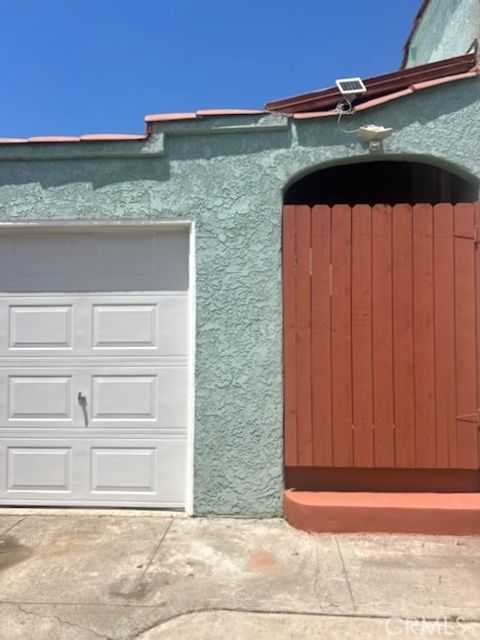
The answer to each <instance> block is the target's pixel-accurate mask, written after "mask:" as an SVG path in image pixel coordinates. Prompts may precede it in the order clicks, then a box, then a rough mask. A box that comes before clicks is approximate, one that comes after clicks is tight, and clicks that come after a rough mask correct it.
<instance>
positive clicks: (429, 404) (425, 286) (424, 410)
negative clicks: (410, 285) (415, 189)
mask: <svg viewBox="0 0 480 640" xmlns="http://www.w3.org/2000/svg"><path fill="white" fill-rule="evenodd" d="M413 265H414V266H413V275H414V353H415V424H416V434H415V435H416V452H417V467H418V468H422V469H430V468H434V467H435V466H436V433H435V345H434V338H433V335H434V325H433V208H432V206H431V205H428V204H417V205H415V206H414V208H413Z"/></svg>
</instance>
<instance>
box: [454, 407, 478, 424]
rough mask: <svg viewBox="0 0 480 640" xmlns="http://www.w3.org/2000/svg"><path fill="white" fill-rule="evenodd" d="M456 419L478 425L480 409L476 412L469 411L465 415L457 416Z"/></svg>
mask: <svg viewBox="0 0 480 640" xmlns="http://www.w3.org/2000/svg"><path fill="white" fill-rule="evenodd" d="M457 420H460V422H470V423H471V424H476V425H477V426H478V427H480V409H477V412H476V413H469V414H468V415H466V416H457Z"/></svg>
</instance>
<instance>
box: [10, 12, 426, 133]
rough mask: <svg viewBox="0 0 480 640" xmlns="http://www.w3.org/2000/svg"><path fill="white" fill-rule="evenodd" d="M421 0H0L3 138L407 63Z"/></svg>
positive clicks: (130, 118) (257, 98)
mask: <svg viewBox="0 0 480 640" xmlns="http://www.w3.org/2000/svg"><path fill="white" fill-rule="evenodd" d="M419 5H420V0H336V1H335V0H292V1H288V2H287V1H286V0H1V2H0V81H1V94H0V136H21V137H24V136H31V135H54V134H70V135H75V134H80V133H96V132H102V133H105V132H121V133H129V132H132V133H137V132H142V131H143V117H144V115H145V114H146V113H160V112H165V111H167V112H168V111H193V110H196V109H205V108H230V107H237V108H259V107H262V106H263V105H264V103H265V102H267V101H269V100H273V99H276V98H282V97H285V96H289V95H292V94H295V93H302V92H305V91H309V90H313V89H318V88H322V87H326V86H330V85H331V84H332V83H333V82H334V81H335V78H337V77H344V76H348V75H360V76H363V77H368V76H371V75H378V74H381V73H387V72H389V71H393V70H395V69H397V68H398V67H399V65H400V61H401V55H402V47H403V44H404V42H405V39H406V37H407V35H408V33H409V31H410V28H411V26H412V21H413V18H414V16H415V14H416V12H417V10H418V7H419Z"/></svg>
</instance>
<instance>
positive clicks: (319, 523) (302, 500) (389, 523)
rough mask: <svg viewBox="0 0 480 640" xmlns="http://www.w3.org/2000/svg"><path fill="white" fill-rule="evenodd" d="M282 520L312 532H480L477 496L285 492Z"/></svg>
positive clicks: (466, 494) (470, 533) (479, 495)
mask: <svg viewBox="0 0 480 640" xmlns="http://www.w3.org/2000/svg"><path fill="white" fill-rule="evenodd" d="M284 507H285V518H286V520H287V521H288V522H289V523H290V524H291V525H292V526H293V527H296V528H297V529H303V530H304V531H311V532H316V533H327V532H330V533H362V532H365V533H366V532H369V533H376V532H378V533H380V532H382V533H418V534H433V535H475V534H480V493H367V492H333V491H332V492H327V491H295V490H292V489H289V490H287V491H285V499H284Z"/></svg>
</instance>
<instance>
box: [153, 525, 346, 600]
mask: <svg viewBox="0 0 480 640" xmlns="http://www.w3.org/2000/svg"><path fill="white" fill-rule="evenodd" d="M146 580H147V583H148V588H147V592H146V594H145V598H144V600H143V602H144V603H149V604H156V603H157V602H158V601H159V599H160V600H167V601H169V602H171V601H172V600H175V601H176V606H177V607H178V608H179V609H190V610H192V609H197V608H200V609H205V608H207V609H208V608H212V607H224V606H228V607H232V608H237V607H238V608H247V609H248V608H265V609H267V610H277V609H285V610H288V609H289V608H291V607H292V606H293V607H295V606H298V603H300V602H301V603H302V609H303V610H305V611H316V612H325V611H334V612H335V611H338V610H342V611H352V610H353V605H352V602H351V600H350V596H349V593H348V589H347V588H346V583H345V577H344V574H343V571H342V565H341V561H340V558H339V556H338V552H337V548H336V546H335V541H334V539H333V537H332V536H328V537H320V536H310V535H308V534H307V533H304V532H300V531H296V530H294V529H292V528H291V527H290V526H289V525H288V524H287V523H286V522H284V521H283V520H263V521H256V522H250V523H248V522H245V521H241V520H233V519H222V520H219V519H186V520H176V521H174V522H173V524H172V527H171V529H170V531H169V533H168V536H167V537H166V538H165V541H164V543H163V544H162V546H161V547H160V549H159V550H158V553H157V554H156V556H155V558H154V560H153V562H152V564H151V566H150V568H149V569H148V572H147V574H146ZM177 610H178V609H177Z"/></svg>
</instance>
